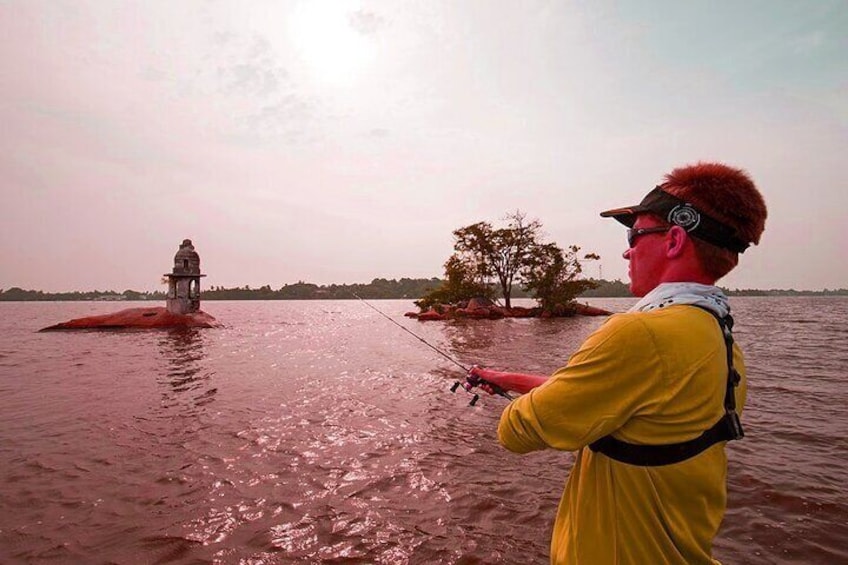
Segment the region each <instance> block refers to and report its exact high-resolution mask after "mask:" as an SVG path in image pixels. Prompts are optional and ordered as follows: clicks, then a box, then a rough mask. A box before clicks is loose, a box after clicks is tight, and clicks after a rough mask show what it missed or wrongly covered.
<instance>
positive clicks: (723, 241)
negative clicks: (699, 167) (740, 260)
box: [601, 186, 749, 253]
mask: <svg viewBox="0 0 848 565" xmlns="http://www.w3.org/2000/svg"><path fill="white" fill-rule="evenodd" d="M639 214H653V215H655V216H658V217H660V218H662V219H663V220H664V221H666V222H668V223H669V224H671V225H677V226H680V227H682V228H683V229H685V230H686V231H687V232H689V233H691V234H692V236H693V237H697V238H698V239H701V240H703V241H706V242H707V243H711V244H712V245H716V246H718V247H722V248H724V249H729V250H730V251H734V252H736V253H743V252H744V251H745V250H746V249H747V248H748V245H749V244H748V243H747V242H745V241H743V240H742V239H741V238H740V237H739V236H738V234H737V233H736V230H735V229H734V228H732V227H730V226H728V225H727V224H723V223H721V222H719V221H718V220H715V219H713V218H711V217H710V216H708V215H706V214H704V213H703V212H701V211H699V210H698V209H697V208H695V207H694V206H693V205H692V204H690V203H688V202H686V201H685V200H681V199H680V198H677V197H676V196H674V195H672V194H669V193H668V192H666V191H664V190H663V189H662V187H661V186H657V187H655V188H654V189H653V190H652V191H651V192H649V193H648V194H647V195H645V198H643V199H642V201H641V202H640V203H639V204H636V205H635V206H627V207H624V208H613V209H612V210H607V211H605V212H601V217H602V218H615V219H616V220H618V221H619V222H621V223H622V224H624V225H625V226H627V227H629V228H632V227H633V224H634V223H636V217H637V216H638V215H639Z"/></svg>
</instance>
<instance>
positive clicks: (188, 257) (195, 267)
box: [39, 239, 219, 331]
mask: <svg viewBox="0 0 848 565" xmlns="http://www.w3.org/2000/svg"><path fill="white" fill-rule="evenodd" d="M164 276H165V277H167V278H168V294H167V298H166V301H165V306H164V307H161V306H159V307H151V308H127V309H125V310H120V311H118V312H113V313H111V314H102V315H99V316H87V317H85V318H76V319H73V320H68V321H67V322H61V323H59V324H54V325H52V326H48V327H46V328H42V329H41V330H39V331H54V330H87V329H122V328H212V327H216V326H218V325H219V324H218V322H217V320H215V318H214V317H212V316H211V315H209V314H207V313H206V312H203V311H202V310H201V309H200V278H201V277H205V276H206V275H203V274H201V273H200V255H198V253H197V251H195V249H194V245H193V244H192V243H191V240H190V239H184V240H183V242H182V243H181V244H180V248H179V250H178V251H177V254H176V255H175V256H174V268H173V270H172V271H171V272H170V273H166V274H165V275H164Z"/></svg>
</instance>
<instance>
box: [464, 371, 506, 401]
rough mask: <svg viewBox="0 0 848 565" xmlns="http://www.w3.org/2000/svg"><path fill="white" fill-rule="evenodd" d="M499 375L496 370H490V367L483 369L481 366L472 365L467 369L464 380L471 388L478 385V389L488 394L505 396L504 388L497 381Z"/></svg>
mask: <svg viewBox="0 0 848 565" xmlns="http://www.w3.org/2000/svg"><path fill="white" fill-rule="evenodd" d="M499 376H500V373H499V372H498V371H492V370H490V369H484V368H483V367H478V366H477V365H474V366H472V367H471V369H470V370H469V371H468V375H467V376H466V377H465V382H466V383H467V384H468V385H469V386H470V387H471V388H474V387H480V389H482V390H484V391H486V392H488V393H489V394H499V395H501V396H505V395H506V390H505V389H504V388H503V387H501V386H500V385H499V384H498V382H497V380H498V378H499Z"/></svg>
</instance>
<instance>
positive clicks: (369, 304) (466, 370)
mask: <svg viewBox="0 0 848 565" xmlns="http://www.w3.org/2000/svg"><path fill="white" fill-rule="evenodd" d="M351 294H352V295H354V296H355V297H357V298H358V299H359V300H361V301H362V302H364V303H365V305H366V306H368V307H369V308H371V309H372V310H374V311H375V312H377V313H378V314H380V315H381V316H382V317H384V318H385V319H387V320H388V321H390V322H391V323H393V324H394V325H396V326H397V327H399V328H400V329H402V330H403V331H405V332H406V333H408V334H409V335H411V336H412V337H414V338H415V339H417V340H418V341H420V342H421V343H423V344H424V345H426V346H427V347H429V348H430V349H432V350H433V351H435V352H436V353H438V354H439V355H441V356H442V357H444V358H445V359H447V360H448V361H450V362H451V363H453V364H454V365H456V366H457V367H459V368H460V369H462V370H463V371H465V372H466V373H467V372H468V371H470V370H471V369H469V368H468V367H466V366H465V365H463V364H462V363H460V362H459V361H457V360H456V359H454V358H453V357H451V356H450V355H448V354H447V353H445V352H444V351H442V350H441V349H439V348H438V347H436V346H435V345H432V344H431V343H429V342H428V341H427V340H426V339H424V338H423V337H421V336H420V335H418V334H416V333H415V332H413V331H411V330H410V329H409V328H407V327H406V326H404V325H403V324H399V323H397V322H396V321H395V320H393V319H392V318H391V317H389V316H388V315H386V314H384V313H383V312H382V311H380V310H379V309H377V308H376V307H375V306H373V305H371V303H369V302H368V301H367V300H365V299H364V298H362V297H361V296H359V295H358V294H356V293H355V292H351Z"/></svg>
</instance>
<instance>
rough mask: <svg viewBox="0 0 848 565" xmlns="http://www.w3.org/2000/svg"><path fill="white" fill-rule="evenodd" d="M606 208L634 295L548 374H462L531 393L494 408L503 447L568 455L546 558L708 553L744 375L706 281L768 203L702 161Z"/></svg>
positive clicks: (653, 560)
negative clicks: (629, 202)
mask: <svg viewBox="0 0 848 565" xmlns="http://www.w3.org/2000/svg"><path fill="white" fill-rule="evenodd" d="M601 216H603V217H613V218H615V219H616V220H618V221H619V222H621V223H623V224H624V225H626V226H627V227H628V228H630V229H628V233H627V237H628V244H629V246H628V249H627V250H626V251H625V252H624V258H625V259H627V260H628V261H629V274H630V290H631V292H632V293H633V294H634V295H635V296H638V297H641V300H639V301H638V302H637V303H636V305H635V306H634V307H633V308H631V309H630V310H629V311H628V312H627V313H623V314H617V315H614V316H611V317H610V318H609V319H608V320H607V321H606V322H605V323H604V324H603V325H602V326H601V327H600V328H599V329H598V330H597V331H595V332H594V333H593V334H592V335H590V336H589V337H588V338H587V339H586V341H585V342H584V343H583V344H582V346H581V347H580V348H579V349H578V351H577V352H576V353H574V354H573V355H572V356H571V358H570V359H569V361H568V364H567V365H566V366H565V367H563V368H561V369H559V370H558V371H556V372H555V373H554V374H553V375H551V376H550V377H544V376H538V375H527V374H521V373H504V372H499V371H492V370H489V369H482V368H479V367H474V368H473V369H472V370H471V371H470V374H469V376H468V382H469V383H470V384H472V385H481V386H483V388H485V389H486V390H488V391H489V392H492V391H493V390H497V389H498V387H500V388H502V389H506V390H513V391H517V392H521V393H527V394H524V395H523V396H521V397H519V398H518V399H516V400H514V401H513V402H512V403H511V404H509V405H508V406H507V407H506V408H505V409H504V412H503V414H502V415H501V419H500V424H499V426H498V438H499V440H500V442H501V444H503V445H504V446H505V447H506V448H507V449H509V450H510V451H514V452H516V453H527V452H530V451H535V450H539V449H560V450H566V451H577V456H576V460H575V463H574V466H573V468H572V470H571V474H570V476H569V479H568V482H567V484H566V486H565V491H564V493H563V495H562V499H561V501H560V504H559V509H558V511H557V516H556V521H555V523H554V528H553V537H552V540H551V562H552V563H579V564H582V565H585V564H589V565H599V564H606V563H616V564H627V563H634V564H640V565H642V564H660V563H675V564H676V563H680V564H684V563H685V564H696V563H716V562H715V561H714V560H713V559H712V557H711V553H712V540H713V538H714V537H715V535H716V532H717V531H718V528H719V525H720V523H721V520H722V517H723V515H724V512H725V507H726V500H727V490H726V475H727V457H726V454H725V444H726V441H727V440H730V439H739V438H741V437H742V428H741V424H740V423H739V419H738V413H739V412H740V411H741V407H742V405H743V404H744V401H745V391H746V383H745V367H744V362H743V358H742V354H741V352H740V351H739V349H738V347H737V346H735V345H733V340H732V334H731V333H730V330H731V329H732V318H730V315H729V314H730V307H729V305H728V301H727V298H726V296H725V295H724V294H723V293H722V292H721V290H719V289H718V288H717V287H715V286H714V284H715V282H716V281H717V280H718V279H719V278H721V277H722V276H724V275H725V274H727V273H728V272H729V271H731V270H732V269H733V268H734V267H735V266H736V264H737V262H738V257H739V253H742V252H743V251H744V250H745V248H747V247H748V246H749V244H751V243H754V244H756V243H758V242H759V239H760V235H761V234H762V232H763V229H764V227H765V219H766V206H765V203H764V201H763V198H762V196H761V195H760V193H759V192H758V190H757V189H756V187H755V186H754V183H753V182H752V181H751V179H750V178H749V177H748V175H747V174H746V173H744V172H743V171H741V170H739V169H735V168H731V167H728V166H726V165H723V164H719V163H698V164H696V165H691V166H686V167H682V168H678V169H675V170H674V171H672V172H671V173H670V174H668V175H667V176H666V178H665V182H664V183H663V184H661V185H660V186H658V187H656V188H655V189H654V190H652V191H651V192H650V193H648V195H647V196H645V198H644V199H643V200H642V202H641V203H640V204H638V205H636V206H630V207H627V208H618V209H614V210H609V211H606V212H603V213H602V214H601Z"/></svg>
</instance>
